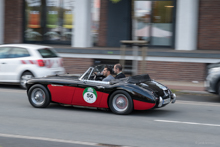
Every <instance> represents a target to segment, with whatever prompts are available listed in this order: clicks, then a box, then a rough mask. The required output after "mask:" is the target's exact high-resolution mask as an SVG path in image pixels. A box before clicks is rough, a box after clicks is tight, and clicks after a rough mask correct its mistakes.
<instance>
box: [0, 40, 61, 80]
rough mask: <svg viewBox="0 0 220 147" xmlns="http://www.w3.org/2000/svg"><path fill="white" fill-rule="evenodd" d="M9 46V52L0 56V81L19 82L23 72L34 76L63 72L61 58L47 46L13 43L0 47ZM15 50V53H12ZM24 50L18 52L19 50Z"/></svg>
mask: <svg viewBox="0 0 220 147" xmlns="http://www.w3.org/2000/svg"><path fill="white" fill-rule="evenodd" d="M4 48H9V49H10V50H9V52H8V53H7V54H6V55H4V56H2V57H0V82H1V83H19V82H20V80H21V76H22V75H23V74H24V73H29V74H32V76H34V77H43V76H47V75H55V74H63V73H65V69H64V68H63V61H62V58H61V57H59V56H57V54H56V52H55V51H54V50H53V49H52V48H51V47H48V46H39V45H28V44H13V45H10V44H9V45H1V46H0V49H4ZM13 50H16V51H17V53H16V54H12V52H13ZM22 50H25V52H26V54H24V52H22V53H20V54H19V51H22Z"/></svg>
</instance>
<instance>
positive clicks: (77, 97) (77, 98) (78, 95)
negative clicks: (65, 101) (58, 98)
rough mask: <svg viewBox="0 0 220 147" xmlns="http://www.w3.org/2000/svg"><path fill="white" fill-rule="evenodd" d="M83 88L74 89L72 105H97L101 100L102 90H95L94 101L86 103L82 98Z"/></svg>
mask: <svg viewBox="0 0 220 147" xmlns="http://www.w3.org/2000/svg"><path fill="white" fill-rule="evenodd" d="M84 90H85V89H84V88H77V87H76V89H75V93H74V96H73V101H72V105H80V106H88V107H99V105H100V102H101V100H102V95H103V93H102V92H99V91H96V92H97V99H96V101H95V102H94V103H92V104H91V103H87V102H86V101H85V100H84V98H83V91H84Z"/></svg>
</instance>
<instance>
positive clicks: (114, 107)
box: [109, 90, 133, 114]
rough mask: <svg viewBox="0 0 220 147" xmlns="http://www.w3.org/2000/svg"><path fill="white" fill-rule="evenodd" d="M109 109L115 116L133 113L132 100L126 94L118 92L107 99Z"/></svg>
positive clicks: (121, 91)
mask: <svg viewBox="0 0 220 147" xmlns="http://www.w3.org/2000/svg"><path fill="white" fill-rule="evenodd" d="M109 108H110V109H111V111H112V112H114V113H116V114H129V113H131V112H132V111H133V100H132V98H131V96H130V95H129V94H128V93H127V92H125V91H123V90H118V91H115V92H114V93H112V94H111V96H110V97H109Z"/></svg>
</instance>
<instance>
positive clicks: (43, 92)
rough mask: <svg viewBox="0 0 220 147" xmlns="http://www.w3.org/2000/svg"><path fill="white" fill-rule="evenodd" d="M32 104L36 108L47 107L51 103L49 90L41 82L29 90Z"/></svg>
mask: <svg viewBox="0 0 220 147" xmlns="http://www.w3.org/2000/svg"><path fill="white" fill-rule="evenodd" d="M28 99H29V102H30V104H31V105H32V106H33V107H36V108H45V107H47V106H48V105H49V104H50V95H49V92H48V90H47V89H46V88H45V87H44V86H43V85H40V84H36V85H34V86H32V87H31V88H30V90H29V91H28Z"/></svg>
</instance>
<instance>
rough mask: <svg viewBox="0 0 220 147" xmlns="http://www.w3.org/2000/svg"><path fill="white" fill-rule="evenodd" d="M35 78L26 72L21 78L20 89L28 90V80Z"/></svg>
mask: <svg viewBox="0 0 220 147" xmlns="http://www.w3.org/2000/svg"><path fill="white" fill-rule="evenodd" d="M33 77H34V75H33V74H32V73H31V72H29V71H26V72H24V73H22V75H21V77H20V87H21V88H23V89H26V82H27V80H29V79H31V78H33Z"/></svg>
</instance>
